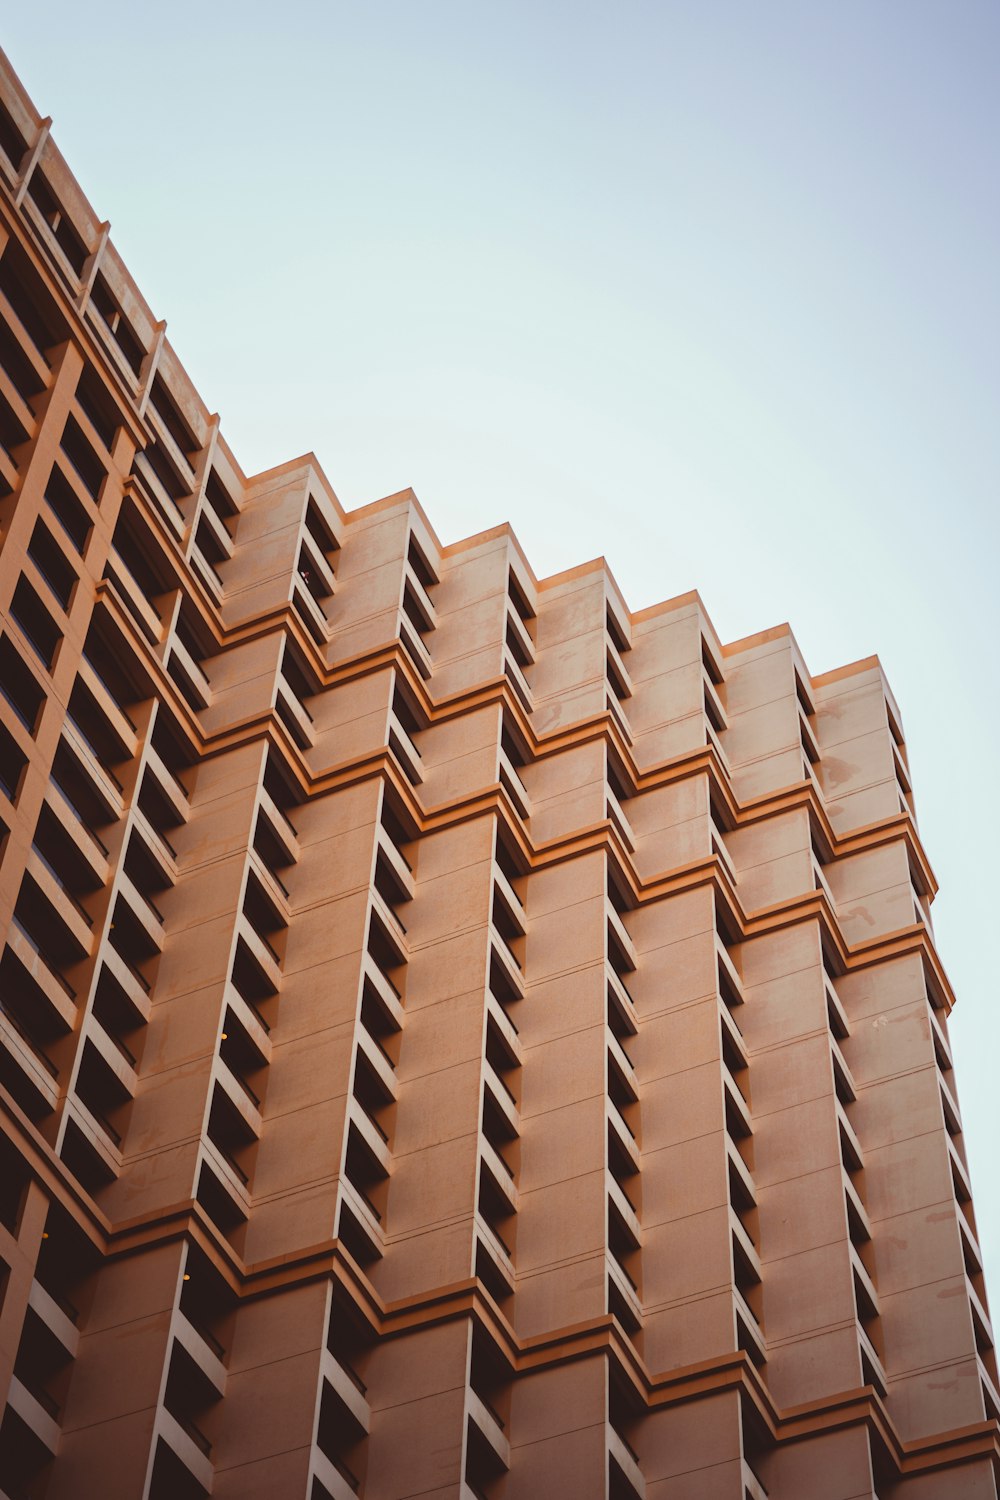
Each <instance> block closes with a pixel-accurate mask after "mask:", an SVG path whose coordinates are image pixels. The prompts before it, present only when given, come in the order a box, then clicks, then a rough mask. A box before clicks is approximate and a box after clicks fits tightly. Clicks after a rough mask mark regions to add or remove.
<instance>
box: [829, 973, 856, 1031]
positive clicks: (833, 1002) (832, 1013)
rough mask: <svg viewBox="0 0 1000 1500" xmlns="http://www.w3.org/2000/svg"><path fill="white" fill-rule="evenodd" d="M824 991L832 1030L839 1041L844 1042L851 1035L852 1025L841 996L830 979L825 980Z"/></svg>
mask: <svg viewBox="0 0 1000 1500" xmlns="http://www.w3.org/2000/svg"><path fill="white" fill-rule="evenodd" d="M824 989H825V993H826V1012H827V1019H828V1020H829V1022H830V1030H831V1032H832V1033H833V1035H834V1036H835V1037H836V1038H837V1040H838V1041H843V1039H844V1038H845V1037H847V1036H850V1034H851V1023H850V1021H848V1019H847V1012H846V1011H845V1009H844V1007H843V1005H842V1004H841V1000H840V996H839V995H838V994H837V991H836V990H835V989H834V987H833V985H832V984H831V983H830V980H829V979H828V978H824Z"/></svg>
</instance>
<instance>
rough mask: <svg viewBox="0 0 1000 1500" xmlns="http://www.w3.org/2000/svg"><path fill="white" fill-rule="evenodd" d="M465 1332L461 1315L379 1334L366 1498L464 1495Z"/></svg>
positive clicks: (371, 1381) (371, 1382)
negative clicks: (397, 1332)
mask: <svg viewBox="0 0 1000 1500" xmlns="http://www.w3.org/2000/svg"><path fill="white" fill-rule="evenodd" d="M469 1337H470V1326H469V1322H468V1320H467V1319H461V1320H458V1321H454V1322H448V1323H442V1324H439V1325H437V1326H436V1327H434V1326H429V1327H424V1328H418V1329H415V1330H413V1331H412V1332H410V1333H405V1334H401V1335H399V1336H398V1337H395V1338H391V1339H385V1340H383V1341H382V1342H381V1343H379V1344H378V1346H377V1347H376V1348H375V1349H374V1350H373V1352H372V1356H371V1361H370V1364H369V1376H368V1387H369V1391H370V1393H371V1395H370V1404H371V1435H370V1437H369V1441H368V1474H367V1480H366V1484H365V1493H366V1495H370V1496H371V1497H372V1500H383V1497H384V1500H388V1497H389V1496H392V1497H393V1500H410V1497H411V1496H412V1497H416V1496H418V1495H419V1496H420V1500H456V1497H457V1496H460V1495H462V1494H463V1488H462V1476H463V1473H464V1457H465V1443H466V1434H465V1427H464V1415H465V1402H466V1373H467V1369H468V1350H469ZM515 1389H516V1387H515ZM535 1493H536V1494H537V1493H538V1491H536V1492H535Z"/></svg>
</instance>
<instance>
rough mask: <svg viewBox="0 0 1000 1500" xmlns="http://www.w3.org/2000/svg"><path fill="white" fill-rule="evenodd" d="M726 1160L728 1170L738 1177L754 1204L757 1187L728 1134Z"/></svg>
mask: <svg viewBox="0 0 1000 1500" xmlns="http://www.w3.org/2000/svg"><path fill="white" fill-rule="evenodd" d="M726 1161H727V1164H728V1166H729V1168H730V1170H731V1171H732V1172H733V1173H734V1175H735V1176H736V1177H737V1178H738V1179H739V1183H740V1187H741V1188H742V1190H743V1192H744V1194H745V1196H746V1197H747V1198H748V1199H749V1200H750V1202H751V1203H753V1204H756V1202H757V1187H756V1184H755V1183H754V1180H753V1177H752V1176H751V1175H750V1169H749V1167H748V1166H747V1164H746V1162H745V1161H744V1160H743V1158H742V1156H741V1155H740V1153H739V1152H738V1151H737V1149H736V1146H735V1145H734V1144H733V1142H732V1141H731V1140H730V1139H729V1137H728V1136H727V1137H726Z"/></svg>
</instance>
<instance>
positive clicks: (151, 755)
mask: <svg viewBox="0 0 1000 1500" xmlns="http://www.w3.org/2000/svg"><path fill="white" fill-rule="evenodd" d="M143 775H144V776H152V778H153V780H154V781H155V782H156V785H157V787H158V788H159V790H160V791H161V792H162V794H163V796H164V797H165V798H166V800H167V802H168V803H169V804H170V807H171V808H172V810H173V812H174V814H175V816H176V818H177V821H178V823H186V822H187V820H188V818H189V817H190V813H191V809H190V805H189V803H188V795H187V792H186V791H185V790H184V787H183V786H182V785H181V783H180V781H178V779H177V777H176V776H175V775H174V773H173V772H172V771H171V770H170V769H169V767H168V766H167V765H166V764H165V762H164V761H163V760H162V759H161V757H160V754H159V752H158V751H157V750H155V749H154V748H153V746H152V745H151V744H149V743H148V742H147V745H146V760H145V767H144V769H143Z"/></svg>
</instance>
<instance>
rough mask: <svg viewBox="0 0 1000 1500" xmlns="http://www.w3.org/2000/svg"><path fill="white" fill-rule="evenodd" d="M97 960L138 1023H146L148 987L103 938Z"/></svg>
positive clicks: (148, 1013)
mask: <svg viewBox="0 0 1000 1500" xmlns="http://www.w3.org/2000/svg"><path fill="white" fill-rule="evenodd" d="M98 956H99V958H100V961H101V963H102V965H103V966H104V968H106V969H107V970H108V972H109V973H110V974H111V977H112V978H113V979H114V981H115V983H116V985H117V986H118V988H119V989H120V990H121V992H122V994H123V995H124V997H125V999H126V1000H127V1001H128V1002H129V1004H130V1005H131V1006H132V1009H133V1010H134V1011H135V1013H136V1016H137V1018H138V1020H139V1021H140V1022H146V1021H148V1020H149V1016H150V1010H151V1008H152V1007H151V1005H150V999H149V986H148V984H144V983H143V981H142V980H141V979H140V978H139V976H138V975H137V974H136V973H135V972H134V971H133V970H132V969H131V968H130V967H129V966H128V964H127V963H126V962H125V960H124V959H123V958H122V956H121V954H120V953H119V952H118V951H117V949H115V948H113V947H112V946H111V943H110V942H109V941H108V939H107V938H105V939H104V940H103V941H102V943H101V947H100V950H99V955H98Z"/></svg>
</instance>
